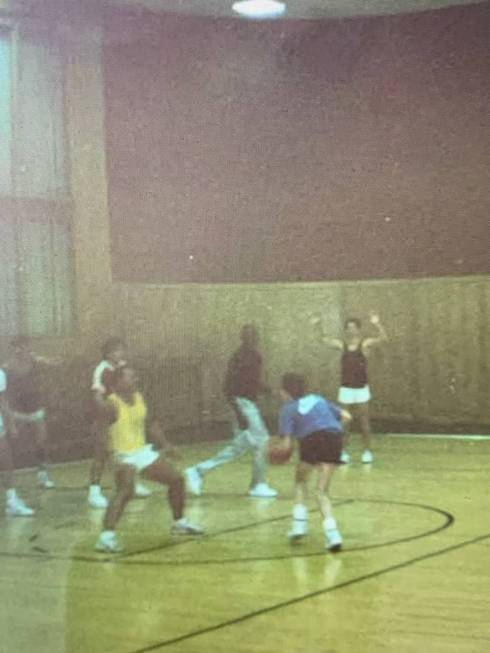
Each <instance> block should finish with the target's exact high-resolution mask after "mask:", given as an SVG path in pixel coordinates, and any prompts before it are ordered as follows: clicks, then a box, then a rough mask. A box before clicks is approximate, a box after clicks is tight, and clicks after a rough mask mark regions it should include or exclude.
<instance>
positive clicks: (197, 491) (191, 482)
mask: <svg viewBox="0 0 490 653" xmlns="http://www.w3.org/2000/svg"><path fill="white" fill-rule="evenodd" d="M184 476H185V480H186V484H187V489H188V490H189V492H190V493H191V494H194V495H195V496H196V497H198V496H200V495H201V494H202V476H201V474H200V473H199V472H198V471H197V469H196V468H195V467H188V468H187V469H186V470H184Z"/></svg>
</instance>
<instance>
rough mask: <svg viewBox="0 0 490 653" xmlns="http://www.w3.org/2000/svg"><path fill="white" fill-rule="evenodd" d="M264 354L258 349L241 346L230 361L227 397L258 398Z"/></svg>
mask: <svg viewBox="0 0 490 653" xmlns="http://www.w3.org/2000/svg"><path fill="white" fill-rule="evenodd" d="M261 373H262V356H261V355H260V354H259V352H258V351H257V350H256V349H250V348H248V347H243V346H242V347H240V348H239V349H237V350H236V352H235V353H234V354H233V356H232V357H231V358H230V360H229V361H228V369H227V371H226V377H225V382H224V384H223V390H224V393H225V395H226V396H227V397H245V398H246V399H250V400H251V401H256V400H257V395H258V394H259V392H260V388H261V382H260V377H261Z"/></svg>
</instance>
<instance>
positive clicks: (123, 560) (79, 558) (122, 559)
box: [0, 498, 455, 567]
mask: <svg viewBox="0 0 490 653" xmlns="http://www.w3.org/2000/svg"><path fill="white" fill-rule="evenodd" d="M356 501H358V502H360V503H384V504H389V505H403V506H409V507H415V508H422V509H424V510H428V511H431V512H434V513H437V514H440V515H442V516H443V517H444V518H445V522H444V523H443V524H441V526H437V527H436V528H432V529H430V530H428V531H424V532H423V533H418V534H416V535H409V536H407V537H403V538H398V539H395V540H388V541H386V542H379V543H378V544H370V545H365V546H358V547H352V548H344V549H343V554H346V553H355V552H359V551H368V550H371V549H379V548H383V547H385V546H394V545H396V544H404V543H406V542H411V541H414V540H418V539H422V538H424V537H429V536H430V535H435V534H436V533H439V532H441V531H443V530H445V529H446V528H449V527H450V526H451V525H452V524H453V523H454V521H455V518H454V516H453V515H452V514H451V513H449V512H447V511H446V510H443V509H441V508H437V507H436V506H430V505H426V504H419V503H413V502H404V501H391V500H387V499H354V498H346V499H338V500H337V501H336V502H335V505H336V506H342V505H349V504H352V503H355V502H356ZM311 512H318V510H316V511H311ZM289 517H290V514H289V513H288V514H287V515H282V516H279V517H272V518H270V519H266V520H262V521H259V522H252V523H249V524H242V525H241V526H235V527H233V528H231V529H225V530H223V531H217V532H215V533H210V534H209V535H205V536H203V537H201V538H185V539H182V540H179V541H176V542H175V541H174V542H166V543H165V544H162V545H158V546H155V547H152V548H151V549H145V550H139V551H132V552H128V553H127V554H121V555H110V556H106V557H96V556H83V555H74V556H69V557H68V556H62V555H56V554H51V553H50V552H49V551H47V550H46V549H41V547H34V546H33V547H32V550H34V551H36V552H37V553H43V554H44V555H43V556H40V555H36V554H32V553H15V552H0V557H11V558H30V559H37V560H41V561H43V560H44V561H46V560H72V561H76V562H88V563H90V562H94V563H96V564H105V563H114V564H126V565H135V566H136V565H140V566H154V567H159V566H160V567H163V566H170V567H171V566H173V567H178V566H199V565H211V564H239V563H247V562H268V561H270V562H274V561H280V560H291V559H299V558H310V557H317V556H321V555H325V554H326V552H325V550H324V549H322V550H321V551H313V552H310V553H299V554H296V555H295V554H294V553H292V554H289V555H281V556H263V557H260V556H256V557H249V558H229V559H224V560H200V561H199V560H196V561H194V560H184V561H175V560H168V561H165V560H132V559H128V558H129V557H132V556H136V555H142V554H144V553H149V552H155V551H162V550H165V549H168V548H173V547H175V546H179V545H183V544H190V543H200V542H202V541H203V540H205V539H211V538H213V537H218V536H220V535H227V534H229V533H233V532H237V531H241V530H247V529H249V528H256V527H258V526H262V525H265V524H269V523H273V522H277V521H282V520H284V519H288V518H289ZM53 528H54V529H56V528H57V527H56V526H54V527H53ZM38 536H39V534H36V536H35V539H37V537H38Z"/></svg>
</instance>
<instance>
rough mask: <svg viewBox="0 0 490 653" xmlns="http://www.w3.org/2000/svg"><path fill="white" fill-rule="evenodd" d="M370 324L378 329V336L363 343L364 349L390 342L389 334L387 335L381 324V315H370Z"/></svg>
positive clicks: (372, 313)
mask: <svg viewBox="0 0 490 653" xmlns="http://www.w3.org/2000/svg"><path fill="white" fill-rule="evenodd" d="M369 322H370V323H371V324H372V325H373V327H374V328H375V329H376V331H377V335H376V336H374V337H372V338H366V339H365V340H364V341H363V349H369V347H372V346H373V345H380V344H382V343H384V342H388V334H387V333H386V329H385V328H384V326H383V325H382V324H381V320H380V319H379V315H378V314H377V313H375V312H371V313H370V315H369Z"/></svg>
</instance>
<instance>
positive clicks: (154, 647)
mask: <svg viewBox="0 0 490 653" xmlns="http://www.w3.org/2000/svg"><path fill="white" fill-rule="evenodd" d="M489 538H490V533H485V534H484V535H479V536H478V537H475V538H473V539H471V540H465V541H464V542H460V543H459V544H453V545H451V546H448V547H445V548H443V549H439V550H437V551H433V552H431V553H426V554H424V555H421V556H417V557H415V558H412V559H410V560H405V561H404V562H399V563H397V564H395V565H390V566H388V567H384V568H382V569H378V570H376V571H373V572H371V573H369V574H365V575H364V576H358V577H357V578H352V579H350V580H347V581H344V582H343V583H338V584H337V585H332V586H331V587H326V588H324V589H321V590H316V591H314V592H310V593H308V594H303V595H302V596H298V597H295V598H293V599H288V600H287V601H282V602H281V603H276V604H274V605H271V606H268V607H266V608H261V609H260V610H254V611H253V612H247V613H246V614H243V615H240V616H239V617H235V618H234V619H230V620H228V621H223V622H221V623H219V624H216V625H215V626H209V627H207V628H202V629H200V630H194V631H191V632H189V633H186V634H184V635H180V636H178V637H174V638H172V639H166V640H163V641H161V642H156V643H155V644H150V645H149V646H145V647H143V648H139V649H136V650H133V651H131V652H130V653H150V651H158V650H160V649H163V648H165V647H167V646H171V645H172V644H179V643H180V642H185V641H187V640H189V639H194V638H195V637H199V636H201V635H207V634H209V633H212V632H216V631H217V630H222V629H223V628H228V627H229V626H235V625H237V624H240V623H243V622H245V621H248V620H250V619H254V618H255V617H260V616H262V615H265V614H269V613H271V612H276V611H277V610H281V609H282V608H287V607H289V606H291V605H295V604H297V603H301V602H302V601H306V600H308V599H313V598H316V597H317V596H322V595H324V594H329V593H330V592H335V591H337V590H341V589H345V588H346V587H350V586H351V585H356V584H357V583H361V582H364V581H366V580H371V579H373V578H379V577H380V576H385V575H386V574H390V573H392V572H394V571H398V570H400V569H404V568H406V567H410V566H411V565H415V564H417V563H419V562H424V561H425V560H430V559H431V558H437V557H438V556H442V555H445V554H446V553H451V552H452V551H457V550H458V549H462V548H464V547H466V546H471V545H472V544H478V543H479V542H483V541H484V540H487V539H489ZM340 555H341V554H340Z"/></svg>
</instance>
